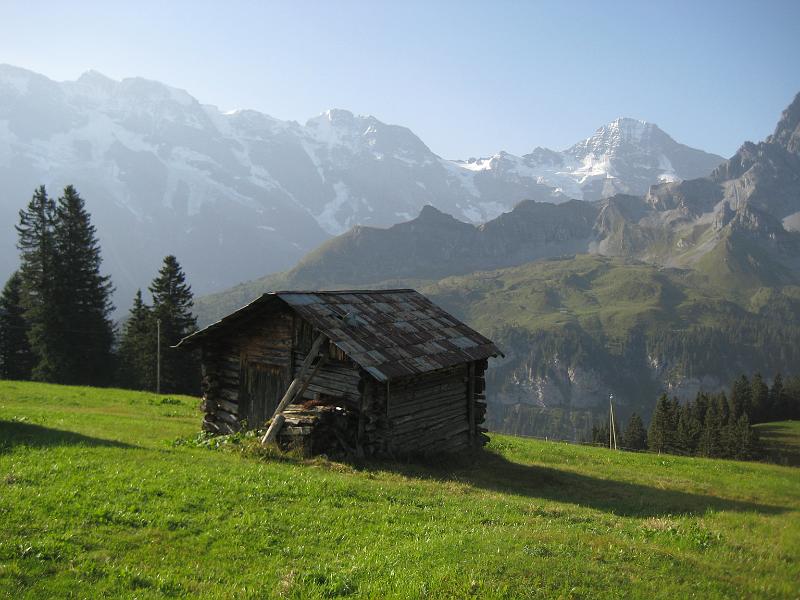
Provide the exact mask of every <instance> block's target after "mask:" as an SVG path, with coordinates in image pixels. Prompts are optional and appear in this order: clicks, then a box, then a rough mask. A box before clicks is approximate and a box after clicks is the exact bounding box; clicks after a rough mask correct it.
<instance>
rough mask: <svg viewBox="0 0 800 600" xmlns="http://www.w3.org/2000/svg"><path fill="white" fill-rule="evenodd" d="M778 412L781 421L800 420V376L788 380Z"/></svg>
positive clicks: (793, 376)
mask: <svg viewBox="0 0 800 600" xmlns="http://www.w3.org/2000/svg"><path fill="white" fill-rule="evenodd" d="M777 412H778V414H779V415H780V416H779V418H780V419H800V375H792V376H791V377H787V378H786V384H785V386H784V390H783V394H782V395H781V398H780V405H779V406H778V411H777Z"/></svg>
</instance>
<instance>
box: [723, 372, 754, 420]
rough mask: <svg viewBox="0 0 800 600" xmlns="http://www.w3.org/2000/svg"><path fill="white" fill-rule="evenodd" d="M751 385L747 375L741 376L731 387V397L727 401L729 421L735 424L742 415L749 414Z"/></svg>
mask: <svg viewBox="0 0 800 600" xmlns="http://www.w3.org/2000/svg"><path fill="white" fill-rule="evenodd" d="M751 392H752V389H751V384H750V381H749V380H748V379H747V375H742V376H741V377H739V378H738V379H737V380H736V381H734V382H733V385H732V386H731V397H730V398H729V400H728V408H729V414H730V420H731V422H733V423H736V422H737V421H738V420H739V417H741V416H742V415H743V414H749V411H750V405H751Z"/></svg>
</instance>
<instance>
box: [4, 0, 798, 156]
mask: <svg viewBox="0 0 800 600" xmlns="http://www.w3.org/2000/svg"><path fill="white" fill-rule="evenodd" d="M798 59H800V1H797V0H788V1H773V2H770V1H756V0H753V1H750V2H741V1H734V0H724V1H719V2H717V1H710V0H691V1H686V2H668V1H662V2H656V1H649V0H639V1H636V2H612V1H596V2H568V1H566V0H564V1H561V2H537V1H533V0H531V1H528V2H523V1H519V2H512V1H506V2H502V1H494V2H489V1H487V0H483V1H481V2H466V1H461V2H436V1H434V0H428V1H424V2H413V1H409V0H396V1H394V2H382V1H377V0H373V1H371V2H347V1H333V0H331V1H329V2H321V1H319V2H303V1H300V0H294V1H288V2H243V1H235V0H227V1H226V2H201V1H199V0H194V1H186V2H183V1H177V0H160V1H158V2H150V1H143V0H138V1H130V2H124V3H123V2H113V1H110V0H104V1H102V2H89V1H83V2H81V1H80V0H73V1H71V2H67V1H63V2H38V1H36V0H20V1H8V0H0V62H6V63H9V64H13V65H17V66H20V67H25V68H28V69H32V70H34V71H38V72H40V73H43V74H44V75H47V76H48V77H51V78H52V79H57V80H63V79H74V78H76V77H78V76H79V75H80V74H81V73H82V72H83V71H86V70H88V69H96V70H98V71H101V72H103V73H105V74H106V75H109V76H110V77H113V78H115V79H120V78H123V77H129V76H143V77H147V78H151V79H157V80H160V81H163V82H165V83H169V84H171V85H174V86H176V87H180V88H184V89H186V90H187V91H188V92H189V93H191V94H192V95H194V96H195V97H196V98H198V100H200V101H201V102H204V103H209V104H216V105H217V106H219V107H220V108H222V109H232V108H254V109H257V110H260V111H263V112H266V113H269V114H271V115H273V116H275V117H277V118H281V119H294V120H297V121H300V122H305V120H306V119H307V118H309V117H311V116H313V115H316V114H318V113H320V112H322V111H324V110H326V109H327V108H330V107H338V108H347V109H350V110H352V111H353V112H356V113H362V114H373V115H375V116H376V117H378V118H379V119H381V120H383V121H386V122H390V123H397V124H401V125H406V126H408V127H410V128H411V129H412V130H413V131H414V132H415V133H416V134H417V135H419V136H420V137H421V138H422V139H423V140H424V141H425V142H426V143H427V144H428V145H429V146H430V147H431V149H432V150H433V151H434V152H436V153H438V154H440V155H442V156H445V157H448V158H467V157H470V156H485V155H488V154H492V153H494V152H496V151H498V150H500V149H505V150H508V151H510V152H514V153H525V152H529V151H530V150H531V149H532V148H533V147H534V146H537V145H542V146H548V147H551V148H555V149H562V148H564V147H566V146H568V145H571V144H572V143H573V142H576V141H578V140H579V139H581V138H584V137H586V136H588V135H590V134H591V133H592V132H593V131H594V129H596V128H597V127H598V126H600V125H602V124H603V123H606V122H608V121H610V120H613V119H614V118H616V117H618V116H631V117H637V118H641V119H646V120H649V121H653V122H655V123H657V124H658V125H660V126H661V127H662V128H663V129H665V130H666V131H667V132H668V133H670V134H671V135H672V136H673V137H675V138H676V139H677V140H678V141H681V142H684V143H687V144H689V145H692V146H696V147H699V148H703V149H705V150H708V151H712V152H717V153H719V154H722V155H724V156H729V155H730V154H732V153H733V152H734V151H735V150H736V148H737V147H738V146H739V145H740V143H741V142H742V141H743V140H744V139H754V140H758V139H761V138H763V137H764V136H766V135H767V134H768V133H770V132H771V131H772V129H773V127H774V125H775V122H776V121H777V119H778V117H779V115H780V112H781V110H782V109H783V108H784V107H785V106H786V105H787V104H788V103H789V102H790V101H791V100H792V98H793V97H794V95H795V94H796V93H797V92H798V91H800V60H798Z"/></svg>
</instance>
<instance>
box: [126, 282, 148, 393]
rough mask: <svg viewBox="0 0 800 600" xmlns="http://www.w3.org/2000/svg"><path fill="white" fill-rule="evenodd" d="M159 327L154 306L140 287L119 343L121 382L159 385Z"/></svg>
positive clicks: (136, 386) (142, 387)
mask: <svg viewBox="0 0 800 600" xmlns="http://www.w3.org/2000/svg"><path fill="white" fill-rule="evenodd" d="M155 357H156V328H155V322H154V320H153V315H152V314H151V311H150V308H149V307H148V306H147V305H146V304H145V303H144V300H143V299H142V290H137V292H136V296H135V297H134V299H133V307H132V308H131V310H130V314H129V315H128V319H127V321H125V324H124V326H123V329H122V340H121V342H120V347H119V379H118V380H119V383H120V385H122V386H123V387H128V388H132V389H136V390H155V387H156V361H155Z"/></svg>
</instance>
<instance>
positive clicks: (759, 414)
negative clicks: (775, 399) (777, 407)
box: [747, 373, 769, 423]
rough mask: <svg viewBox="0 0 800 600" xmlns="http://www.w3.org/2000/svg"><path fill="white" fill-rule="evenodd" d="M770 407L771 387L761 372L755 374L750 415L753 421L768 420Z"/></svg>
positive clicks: (751, 384)
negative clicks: (765, 381)
mask: <svg viewBox="0 0 800 600" xmlns="http://www.w3.org/2000/svg"><path fill="white" fill-rule="evenodd" d="M768 408H769V387H767V384H766V383H764V378H763V377H761V373H756V374H755V375H753V380H752V381H751V382H750V411H749V413H747V414H748V417H749V419H750V421H751V422H753V423H761V422H763V421H765V420H766V415H767V410H768Z"/></svg>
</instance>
